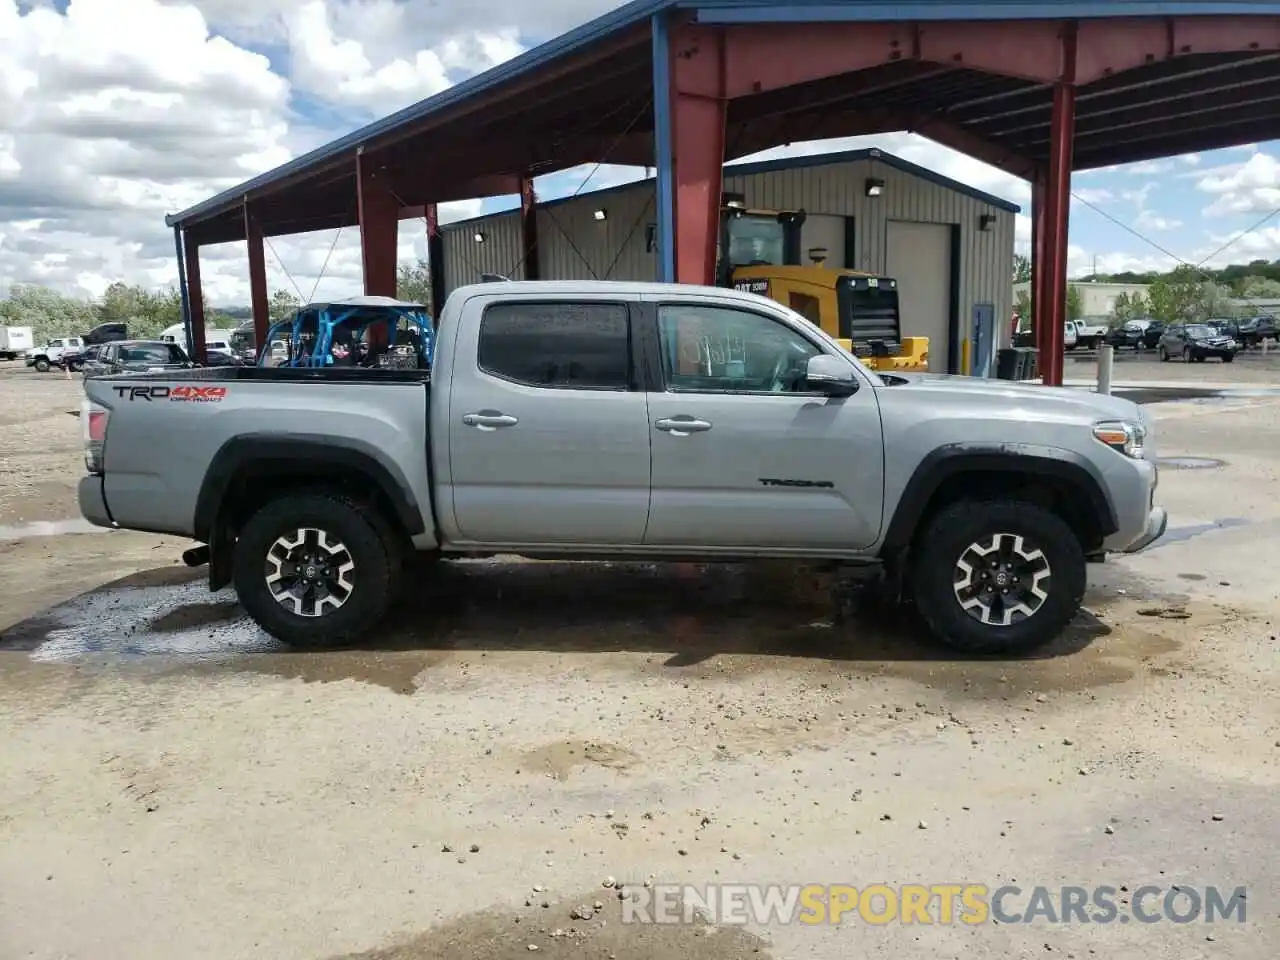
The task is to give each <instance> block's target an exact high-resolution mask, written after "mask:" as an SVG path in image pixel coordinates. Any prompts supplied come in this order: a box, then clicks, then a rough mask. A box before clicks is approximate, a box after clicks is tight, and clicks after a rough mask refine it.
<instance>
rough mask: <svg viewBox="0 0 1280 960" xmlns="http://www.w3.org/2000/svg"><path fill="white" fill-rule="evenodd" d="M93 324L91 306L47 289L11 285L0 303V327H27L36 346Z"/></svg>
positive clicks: (77, 331)
mask: <svg viewBox="0 0 1280 960" xmlns="http://www.w3.org/2000/svg"><path fill="white" fill-rule="evenodd" d="M97 322H98V315H97V311H96V310H95V309H94V307H93V304H91V303H88V302H86V301H84V300H77V299H75V298H74V297H64V296H63V295H62V294H60V293H58V292H57V291H54V290H50V289H49V288H48V287H40V286H35V285H32V284H18V283H15V284H14V285H13V286H12V287H11V288H10V289H9V297H8V299H6V300H0V324H4V325H5V326H13V327H31V330H32V336H33V337H34V339H35V341H36V343H45V342H46V341H48V340H51V339H52V338H54V337H66V336H72V335H75V334H79V333H87V332H88V331H89V329H90V328H91V327H93V326H94V325H95V324H96V323H97Z"/></svg>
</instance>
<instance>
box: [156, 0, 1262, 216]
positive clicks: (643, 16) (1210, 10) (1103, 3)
mask: <svg viewBox="0 0 1280 960" xmlns="http://www.w3.org/2000/svg"><path fill="white" fill-rule="evenodd" d="M768 8H773V9H774V11H775V13H776V14H777V15H781V16H786V17H787V18H789V19H805V18H808V19H811V20H815V21H821V20H822V19H823V18H824V17H826V16H833V15H834V13H833V11H835V10H836V9H838V10H839V19H841V20H845V21H849V20H857V19H865V20H869V21H871V20H885V19H892V20H903V21H907V20H954V19H984V20H988V19H1001V18H1004V19H1026V18H1036V19H1043V18H1045V17H1063V18H1102V17H1118V16H1128V17H1132V16H1174V15H1183V16H1190V15H1197V14H1236V13H1254V14H1263V13H1274V12H1276V11H1278V10H1280V3H1278V2H1276V0H1040V2H1038V3H1030V2H1027V0H983V2H969V3H954V2H951V0H914V2H908V3H901V2H898V0H810V2H808V3H804V4H796V3H792V4H786V3H783V2H782V0H631V2H630V3H626V4H624V5H622V6H621V7H619V8H618V9H616V10H613V11H612V12H610V13H607V14H604V15H603V16H601V17H597V18H596V19H595V20H592V21H590V22H589V23H585V24H583V25H582V26H580V27H578V28H576V29H574V30H571V31H569V32H568V33H566V34H564V35H562V36H560V37H557V38H555V39H554V40H550V41H548V42H546V43H544V44H542V45H540V46H538V47H535V48H534V49H532V50H529V51H526V52H525V53H523V54H521V55H520V56H518V57H515V58H514V59H512V60H509V61H507V62H506V63H504V64H501V65H499V66H497V67H494V68H492V69H490V70H487V71H485V72H484V73H481V74H478V75H476V76H474V77H471V78H469V79H467V80H465V81H463V82H462V83H459V84H457V85H455V86H453V87H450V88H449V89H448V90H445V91H444V92H442V93H439V94H437V95H436V96H434V97H429V98H427V99H426V100H422V101H420V102H418V103H416V104H413V105H412V106H409V107H406V108H405V109H403V110H400V111H398V112H397V113H393V114H391V115H390V116H388V117H384V118H383V119H381V120H378V121H375V122H374V123H371V124H368V125H367V126H364V127H361V128H360V129H359V130H356V131H354V132H353V133H350V134H347V135H346V136H345V137H341V138H340V139H338V140H335V141H333V142H332V143H329V144H326V145H325V146H323V147H319V148H317V149H315V150H312V151H311V152H310V153H307V154H304V155H303V156H301V157H298V158H296V159H294V160H291V161H289V162H288V163H286V164H284V165H283V166H280V167H277V168H275V169H274V170H269V171H267V172H266V173H263V174H259V175H258V176H256V177H254V178H252V179H250V180H248V181H246V182H244V183H242V184H240V185H238V186H236V187H232V188H231V189H230V190H225V191H223V192H222V193H220V194H218V195H217V196H215V197H212V198H210V199H209V200H205V201H203V202H202V203H198V204H196V205H195V206H193V207H190V208H188V209H186V210H183V211H182V212H181V213H177V214H170V215H168V216H166V217H165V223H166V224H168V225H169V226H174V225H183V226H185V225H187V224H188V223H190V222H192V221H196V220H200V219H203V218H205V217H208V216H211V215H213V214H217V213H219V212H223V211H225V210H227V209H229V208H231V207H233V206H235V205H237V204H239V203H240V202H241V200H242V199H243V197H244V196H245V195H246V194H250V193H254V192H256V191H260V190H263V189H264V188H269V187H271V186H272V185H274V184H276V183H278V182H280V181H282V180H284V179H286V178H289V177H293V176H298V175H301V174H305V173H306V172H307V171H308V170H309V169H312V168H315V169H319V168H321V167H323V166H325V165H326V164H329V163H331V162H333V161H334V160H336V159H338V158H339V157H341V156H342V155H343V154H344V153H347V152H351V153H353V154H354V152H355V150H356V148H358V147H359V146H361V145H362V144H364V143H367V142H368V141H371V140H375V139H377V138H378V137H381V136H385V135H386V134H389V133H391V132H393V131H395V130H396V129H398V128H399V127H401V126H404V125H406V124H412V123H416V122H419V121H422V120H424V119H426V118H428V117H430V116H431V115H432V114H434V113H436V112H438V111H441V110H443V109H445V108H447V107H450V106H454V105H456V104H458V103H461V102H463V101H465V100H467V99H468V98H471V97H477V96H479V95H481V94H484V93H485V92H487V91H489V90H491V89H492V88H494V87H496V86H498V85H500V84H503V83H506V82H509V81H511V80H514V79H516V78H517V77H520V76H521V75H523V74H526V73H529V72H531V71H533V70H536V69H538V68H540V67H545V66H547V65H548V64H550V63H552V62H554V61H555V60H557V59H558V58H560V57H563V56H566V55H568V54H571V53H575V52H578V51H581V50H583V49H584V48H586V47H588V46H590V45H591V44H593V43H596V42H599V41H601V40H604V39H606V38H608V37H610V36H611V35H614V34H617V33H620V32H621V31H623V30H626V29H629V28H633V27H636V26H637V25H639V24H641V23H643V22H645V21H646V20H648V19H649V18H650V17H652V16H653V15H654V14H657V13H661V12H663V11H666V10H673V9H687V10H691V11H696V10H705V11H708V13H710V12H711V11H716V10H720V11H722V12H724V13H727V12H728V11H730V10H733V9H739V10H742V9H746V10H754V11H755V13H756V15H757V16H761V15H763V14H764V13H765V12H766V11H767V9H768Z"/></svg>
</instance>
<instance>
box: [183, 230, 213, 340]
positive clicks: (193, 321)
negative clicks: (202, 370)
mask: <svg viewBox="0 0 1280 960" xmlns="http://www.w3.org/2000/svg"><path fill="white" fill-rule="evenodd" d="M182 248H183V253H184V254H185V257H184V262H183V267H184V269H185V272H186V278H187V313H188V314H189V317H190V319H189V321H188V322H189V323H190V327H189V329H188V331H187V346H188V347H189V348H190V349H191V359H192V360H194V361H195V362H196V363H204V362H205V361H206V360H208V359H209V357H208V354H207V353H206V348H205V342H204V328H205V319H204V287H203V286H202V285H201V282H200V246H199V244H197V243H196V242H195V239H194V238H193V237H192V236H191V234H190V233H187V232H185V231H184V232H183V234H182Z"/></svg>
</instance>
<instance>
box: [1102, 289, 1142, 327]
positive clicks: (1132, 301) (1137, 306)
mask: <svg viewBox="0 0 1280 960" xmlns="http://www.w3.org/2000/svg"><path fill="white" fill-rule="evenodd" d="M1150 314H1151V305H1150V304H1149V303H1147V298H1146V297H1144V296H1143V295H1142V293H1141V292H1136V293H1132V294H1131V293H1128V292H1125V293H1121V294H1120V295H1119V296H1118V297H1116V303H1115V306H1114V307H1112V309H1111V315H1112V316H1113V317H1114V318H1115V322H1116V326H1123V325H1124V324H1126V323H1128V322H1129V321H1130V320H1136V319H1138V318H1139V317H1146V316H1149V315H1150Z"/></svg>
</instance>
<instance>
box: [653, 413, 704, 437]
mask: <svg viewBox="0 0 1280 960" xmlns="http://www.w3.org/2000/svg"><path fill="white" fill-rule="evenodd" d="M653 425H654V426H655V427H657V428H658V429H659V430H662V431H664V432H666V433H669V434H671V435H672V436H673V437H687V436H688V435H689V434H691V433H705V432H706V431H708V430H710V429H711V424H710V423H708V422H707V421H706V420H695V419H694V418H693V417H664V418H663V419H661V420H657V421H655V422H654V424H653Z"/></svg>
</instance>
